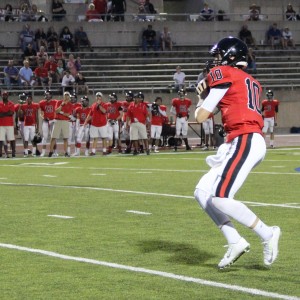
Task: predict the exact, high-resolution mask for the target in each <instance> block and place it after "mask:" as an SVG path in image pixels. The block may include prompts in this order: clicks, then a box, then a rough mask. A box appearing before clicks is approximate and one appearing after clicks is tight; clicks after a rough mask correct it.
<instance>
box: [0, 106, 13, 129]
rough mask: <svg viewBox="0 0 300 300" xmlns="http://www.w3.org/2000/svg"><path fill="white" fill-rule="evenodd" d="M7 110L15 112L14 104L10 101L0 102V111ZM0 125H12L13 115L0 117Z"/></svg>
mask: <svg viewBox="0 0 300 300" xmlns="http://www.w3.org/2000/svg"><path fill="white" fill-rule="evenodd" d="M9 111H12V112H15V105H14V104H13V103H12V102H11V101H8V102H7V103H4V102H0V112H5V113H6V112H9ZM0 126H14V115H12V116H7V117H3V118H0Z"/></svg>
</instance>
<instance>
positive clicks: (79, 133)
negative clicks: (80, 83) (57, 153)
mask: <svg viewBox="0 0 300 300" xmlns="http://www.w3.org/2000/svg"><path fill="white" fill-rule="evenodd" d="M80 101H81V106H80V107H77V108H76V109H75V114H76V118H77V120H76V145H75V146H76V150H75V153H74V155H73V156H79V155H80V148H81V143H82V141H83V139H84V140H85V145H86V148H85V152H84V155H85V156H88V155H89V148H90V126H89V124H87V126H84V122H85V120H86V118H87V117H88V115H89V114H90V112H91V108H90V107H89V101H90V100H89V98H88V96H84V97H82V98H81V99H80Z"/></svg>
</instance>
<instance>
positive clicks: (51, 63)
mask: <svg viewBox="0 0 300 300" xmlns="http://www.w3.org/2000/svg"><path fill="white" fill-rule="evenodd" d="M44 67H45V69H47V70H48V71H51V72H53V73H55V72H56V70H57V63H56V62H55V61H50V60H48V61H46V62H45V65H44Z"/></svg>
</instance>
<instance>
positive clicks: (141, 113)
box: [127, 102, 148, 124]
mask: <svg viewBox="0 0 300 300" xmlns="http://www.w3.org/2000/svg"><path fill="white" fill-rule="evenodd" d="M147 116H148V110H147V106H146V105H145V104H144V103H137V104H135V103H134V102H132V103H131V104H130V105H129V107H128V112H127V117H128V118H130V121H131V123H134V122H135V120H134V119H137V120H138V121H139V122H140V123H143V124H146V119H147Z"/></svg>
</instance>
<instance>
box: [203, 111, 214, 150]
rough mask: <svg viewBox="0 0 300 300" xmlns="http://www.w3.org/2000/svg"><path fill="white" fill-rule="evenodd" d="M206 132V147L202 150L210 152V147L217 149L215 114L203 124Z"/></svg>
mask: <svg viewBox="0 0 300 300" xmlns="http://www.w3.org/2000/svg"><path fill="white" fill-rule="evenodd" d="M202 126H203V131H204V142H205V145H204V147H203V148H202V150H209V147H211V148H212V149H215V138H214V114H213V113H211V114H210V115H209V117H208V118H207V119H206V120H205V121H204V122H203V123H202Z"/></svg>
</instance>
